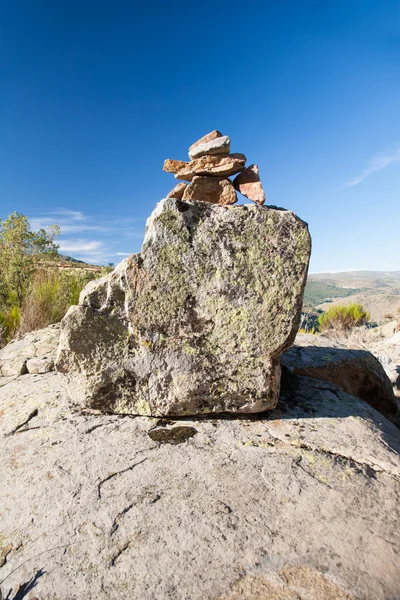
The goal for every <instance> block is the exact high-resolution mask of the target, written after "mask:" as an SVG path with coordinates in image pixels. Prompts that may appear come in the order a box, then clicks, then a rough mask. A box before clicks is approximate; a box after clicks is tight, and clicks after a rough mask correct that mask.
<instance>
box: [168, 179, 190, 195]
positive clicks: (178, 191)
mask: <svg viewBox="0 0 400 600" xmlns="http://www.w3.org/2000/svg"><path fill="white" fill-rule="evenodd" d="M186 187H187V184H186V183H183V181H182V182H181V183H178V184H177V185H176V186H175V187H174V188H173V189H172V190H171V191H170V192H169V194H167V198H176V199H177V200H182V196H183V193H184V191H185V189H186Z"/></svg>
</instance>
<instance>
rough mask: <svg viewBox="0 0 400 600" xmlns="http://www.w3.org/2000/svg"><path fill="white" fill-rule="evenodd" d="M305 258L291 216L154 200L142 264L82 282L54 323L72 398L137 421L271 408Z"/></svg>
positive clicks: (138, 260)
mask: <svg viewBox="0 0 400 600" xmlns="http://www.w3.org/2000/svg"><path fill="white" fill-rule="evenodd" d="M189 187H190V186H189ZM309 255H310V236H309V233H308V229H307V225H306V224H305V223H304V222H303V221H301V220H300V219H299V218H298V217H296V216H295V215H294V214H293V213H292V212H290V211H284V210H274V209H270V208H264V207H258V206H253V205H251V206H248V205H244V206H234V207H220V206H213V205H211V204H207V203H193V204H190V203H187V202H181V201H179V200H175V199H172V198H169V199H166V200H164V201H162V202H161V203H159V205H158V206H157V208H156V209H155V211H154V212H153V214H152V216H151V218H150V219H149V221H148V225H147V232H146V236H145V240H144V243H143V247H142V251H141V253H140V255H133V256H131V257H129V258H128V259H126V260H125V261H123V262H122V263H120V265H119V266H118V267H117V268H116V269H115V270H114V271H113V272H112V273H111V274H109V275H107V276H106V277H104V278H102V279H100V280H97V281H93V282H90V283H89V284H88V286H87V287H86V288H85V290H84V291H83V292H82V294H81V298H80V304H79V306H77V307H72V308H71V309H70V311H69V313H68V314H67V315H66V317H65V318H64V320H63V328H62V334H61V341H60V347H59V352H58V357H57V369H58V370H59V371H60V372H62V373H65V375H66V378H67V382H68V387H69V390H70V394H71V397H73V399H74V401H76V402H77V403H78V404H79V405H80V406H81V407H86V408H92V409H98V410H102V411H107V412H116V413H132V414H145V415H148V414H152V415H182V414H198V413H210V412H223V411H231V412H259V411H261V410H265V409H270V408H272V407H274V406H275V405H276V402H277V399H278V393H279V381H280V365H279V355H280V354H281V353H282V352H283V351H284V350H285V349H287V348H288V347H289V346H290V345H291V343H292V342H293V340H294V337H295V335H296V332H297V329H298V326H299V320H300V311H301V304H302V296H303V290H304V285H305V279H306V274H307V268H308V260H309Z"/></svg>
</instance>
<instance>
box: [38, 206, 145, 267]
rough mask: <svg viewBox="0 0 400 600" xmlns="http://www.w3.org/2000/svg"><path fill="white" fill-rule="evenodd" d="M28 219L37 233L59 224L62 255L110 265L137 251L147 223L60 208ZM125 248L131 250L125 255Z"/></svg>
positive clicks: (133, 219)
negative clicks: (39, 230) (123, 249)
mask: <svg viewBox="0 0 400 600" xmlns="http://www.w3.org/2000/svg"><path fill="white" fill-rule="evenodd" d="M28 218H29V222H30V225H31V228H32V229H33V230H34V231H37V230H38V229H46V228H48V227H50V226H51V225H53V224H54V223H57V225H58V226H59V227H60V237H59V240H58V241H57V243H58V244H59V251H60V253H61V254H67V255H70V256H74V257H75V258H78V259H80V260H83V261H85V262H87V263H94V264H107V263H109V262H110V261H113V260H121V259H122V258H124V257H126V256H129V255H130V254H132V253H134V252H137V251H138V249H139V248H138V242H137V240H141V239H142V238H143V230H144V222H143V223H141V222H138V220H137V219H135V218H131V217H124V218H115V216H107V215H86V214H85V213H84V212H82V211H79V210H69V209H64V208H60V209H55V210H52V211H47V212H43V213H42V214H39V215H38V214H36V215H35V216H32V217H28ZM124 247H125V248H131V251H130V252H122V248H124ZM117 257H119V258H117Z"/></svg>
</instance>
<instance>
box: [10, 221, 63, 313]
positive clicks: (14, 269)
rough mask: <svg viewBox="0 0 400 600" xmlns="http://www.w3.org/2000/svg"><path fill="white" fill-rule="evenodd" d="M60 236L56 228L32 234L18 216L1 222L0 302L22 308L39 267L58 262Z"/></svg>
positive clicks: (54, 226)
mask: <svg viewBox="0 0 400 600" xmlns="http://www.w3.org/2000/svg"><path fill="white" fill-rule="evenodd" d="M59 233H60V230H59V227H58V226H57V225H53V226H52V227H50V228H48V230H47V231H46V230H45V229H40V230H39V231H36V232H35V231H31V228H30V225H29V221H28V219H27V217H25V216H24V215H22V214H20V213H17V212H13V213H12V214H11V215H9V216H8V218H7V219H5V220H4V221H2V220H1V219H0V282H1V285H0V301H2V302H3V303H4V304H5V303H6V302H5V300H4V298H8V300H9V303H11V304H16V305H17V306H19V307H22V305H23V303H24V300H25V298H26V295H27V293H28V291H29V286H30V283H31V280H32V276H33V273H34V272H35V268H36V267H37V265H38V263H39V262H40V261H49V260H54V259H55V258H57V256H58V251H57V250H58V246H57V244H56V243H55V241H56V239H57V237H58V235H59Z"/></svg>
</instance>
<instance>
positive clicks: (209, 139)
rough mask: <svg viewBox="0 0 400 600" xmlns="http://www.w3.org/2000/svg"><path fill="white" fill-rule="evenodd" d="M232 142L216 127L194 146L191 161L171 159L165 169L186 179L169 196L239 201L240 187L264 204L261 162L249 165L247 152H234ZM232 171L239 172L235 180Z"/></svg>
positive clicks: (224, 203) (232, 202) (214, 200)
mask: <svg viewBox="0 0 400 600" xmlns="http://www.w3.org/2000/svg"><path fill="white" fill-rule="evenodd" d="M230 146H231V142H230V139H229V137H228V136H227V135H222V133H221V132H219V131H217V130H214V131H211V132H210V133H208V134H207V135H205V136H203V137H202V138H200V139H199V140H197V142H195V143H194V144H192V146H190V148H189V158H190V159H191V160H190V162H185V161H182V160H171V159H167V160H166V161H165V162H164V168H163V170H164V171H166V172H167V173H174V175H175V178H176V179H179V180H182V182H181V183H178V184H177V185H176V186H175V187H174V189H173V190H171V191H170V192H169V194H168V195H167V198H176V199H178V200H184V201H192V200H199V201H202V202H209V203H211V204H220V205H228V204H234V203H235V202H237V195H236V191H238V192H240V193H241V194H243V196H245V197H246V198H248V199H249V200H252V201H253V202H255V203H256V204H259V205H260V206H261V205H262V204H264V202H265V193H264V190H263V187H262V185H261V181H260V177H259V174H258V166H257V165H250V166H249V167H247V168H246V167H245V164H246V160H247V159H246V157H245V155H244V154H239V153H237V154H230ZM232 175H237V176H236V177H235V179H234V180H233V181H231V180H230V179H229V177H230V176H232ZM186 181H188V182H189V184H187V183H185V182H186Z"/></svg>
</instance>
